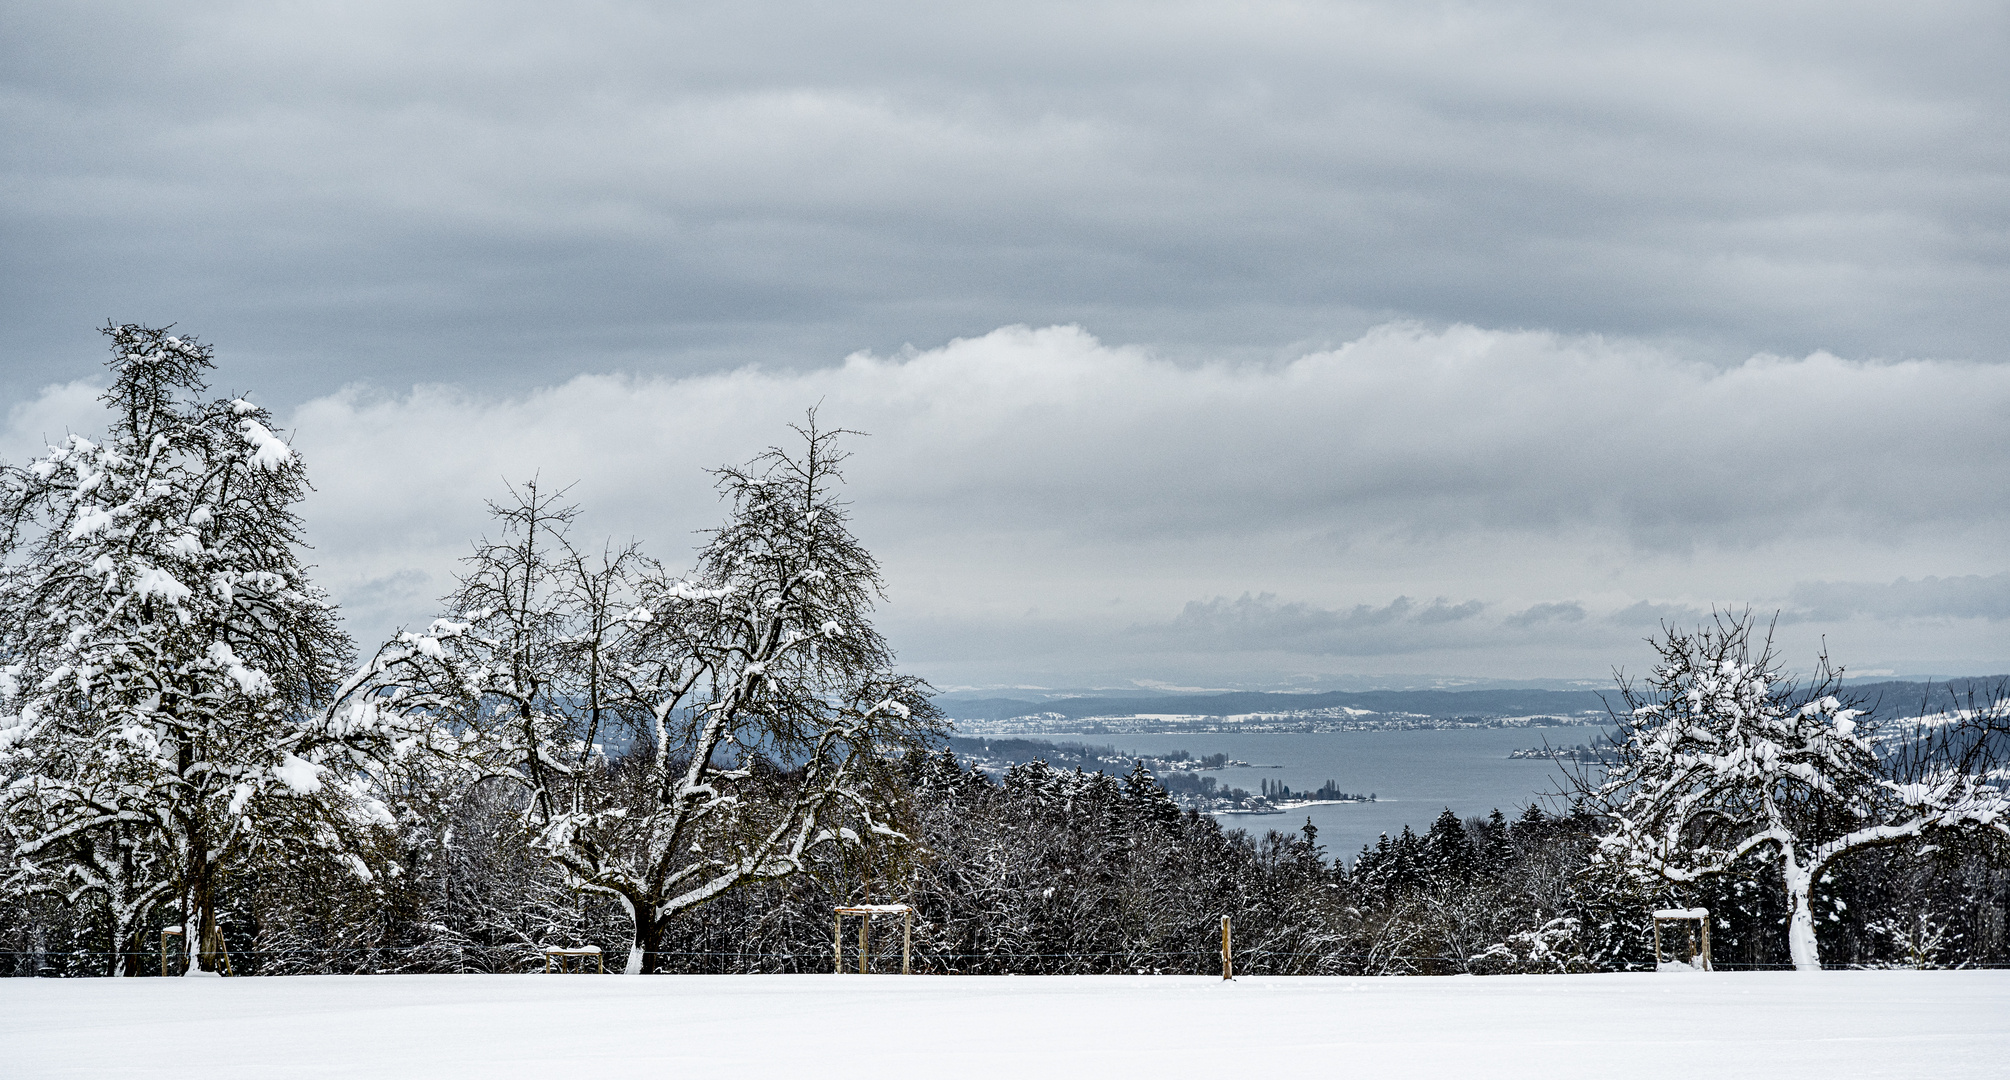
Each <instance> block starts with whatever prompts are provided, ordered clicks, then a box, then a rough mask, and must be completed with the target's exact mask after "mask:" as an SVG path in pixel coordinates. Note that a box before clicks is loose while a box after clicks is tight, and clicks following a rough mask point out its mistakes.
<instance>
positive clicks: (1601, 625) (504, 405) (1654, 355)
mask: <svg viewBox="0 0 2010 1080" xmlns="http://www.w3.org/2000/svg"><path fill="white" fill-rule="evenodd" d="M224 359H225V363H226V365H227V363H228V354H227V353H225V354H224ZM82 400H83V398H82V394H81V391H80V390H79V388H78V387H75V386H57V387H52V388H51V389H50V391H49V392H48V395H47V396H46V398H45V399H44V400H43V401H40V402H37V403H31V404H30V405H27V406H23V407H21V408H19V409H17V411H16V413H15V416H14V422H13V427H14V429H15V432H14V436H13V445H15V446H20V445H23V444H25V443H27V442H29V441H31V439H30V436H31V435H32V434H33V433H32V432H30V431H27V430H25V429H24V427H23V425H29V424H40V425H42V426H43V427H44V428H46V427H47V425H48V423H50V422H51V418H52V417H54V416H56V415H57V414H58V413H59V412H61V411H62V409H64V408H72V407H79V406H80V403H81V402H82ZM812 405H816V406H818V407H819V408H820V409H821V415H822V417H823V418H824V419H825V420H826V421H827V422H831V423H836V424H841V425H843V426H846V427H850V428H855V429H858V430H860V431H862V432H866V433H868V434H867V435H866V436H864V437H861V438H859V439H856V440H854V444H853V448H854V450H855V451H856V455H857V456H856V457H855V458H854V459H853V461H852V462H851V465H850V479H851V494H852V498H853V500H854V504H855V506H854V509H855V513H856V523H857V527H858V529H859V531H860V532H861V534H862V535H863V536H864V537H865V539H866V540H867V542H868V543H869V544H870V545H871V546H872V547H873V549H874V550H875V551H877V552H878V553H879V554H880V555H881V557H882V558H883V559H884V560H885V563H886V568H887V572H888V577H889V581H890V596H889V602H888V604H887V606H886V609H885V616H886V618H887V620H888V625H889V627H890V628H892V629H893V630H894V632H895V641H896V643H897V644H899V645H901V647H902V648H903V649H904V650H905V652H906V654H907V655H908V657H909V659H910V660H912V661H914V662H915V663H917V664H918V665H920V666H921V667H922V668H923V669H924V670H927V671H929V672H931V673H933V674H934V675H936V676H937V677H938V678H939V679H941V680H943V681H945V682H947V683H950V684H965V683H984V682H992V681H1024V680H1025V679H1028V678H1034V679H1052V680H1069V679H1073V680H1077V681H1079V680H1083V679H1089V678H1100V677H1106V676H1107V677H1116V676H1117V675H1119V674H1121V673H1124V672H1133V673H1135V674H1136V675H1138V676H1140V677H1149V678H1154V679H1166V680H1169V681H1182V680H1185V681H1191V680H1192V679H1193V678H1195V677H1198V675H1197V674H1196V671H1195V669H1201V671H1200V674H1204V675H1207V676H1210V677H1216V678H1221V677H1227V675H1228V674H1232V673H1234V672H1237V671H1249V672H1255V674H1253V675H1251V676H1250V677H1252V678H1256V677H1269V676H1276V677H1279V678H1282V677H1284V676H1287V675H1297V674H1302V673H1305V672H1314V673H1318V672H1343V671H1361V672H1374V671H1393V670H1409V671H1436V672H1450V673H1468V674H1487V675H1492V676H1497V677H1510V676H1514V675H1518V674H1520V675H1531V676H1545V677H1547V676H1558V677H1562V676H1577V675H1583V674H1591V675H1596V674H1598V673H1600V672H1603V671H1605V670H1607V669H1608V668H1609V667H1610V666H1611V665H1612V664H1614V663H1618V662H1622V661H1624V662H1627V663H1637V662H1638V661H1639V657H1638V656H1635V655H1634V654H1636V653H1638V652H1639V651H1640V645H1639V641H1640V638H1641V637H1643V636H1644V635H1645V634H1647V633H1650V632H1651V631H1652V630H1653V628H1654V627H1655V626H1656V625H1658V624H1659V623H1660V622H1662V621H1668V620H1673V621H1677V622H1682V621H1691V620H1693V619H1695V618H1700V617H1703V616H1705V615H1707V613H1708V612H1709V611H1710V610H1711V609H1712V608H1734V609H1742V608H1743V607H1744V606H1746V605H1751V606H1753V607H1754V608H1755V609H1757V610H1759V611H1761V612H1770V611H1772V610H1782V611H1784V612H1785V613H1786V616H1785V617H1784V618H1783V633H1785V634H1786V635H1787V636H1788V639H1789V643H1790V644H1794V645H1796V646H1802V645H1805V646H1806V647H1807V651H1809V652H1810V654H1811V653H1812V649H1813V648H1814V647H1816V646H1817V644H1818V642H1819V639H1820V636H1821V635H1823V634H1826V635H1828V640H1829V642H1830V647H1831V651H1832V652H1833V653H1834V654H1835V655H1836V656H1837V657H1838V659H1839V660H1842V661H1844V662H1846V663H1854V664H1855V665H1856V666H1858V667H1866V666H1869V667H1880V666H1881V667H1891V666H1893V665H1899V666H1905V665H1908V664H1915V663H1917V664H1928V665H1932V666H1931V668H1930V669H1931V670H1945V669H1946V665H1947V664H1949V663H1952V662H1955V661H1960V662H1967V663H1973V664H1978V665H1985V666H1986V665H1988V664H1990V663H2000V662H2001V661H2003V660H2004V659H2005V658H2006V655H2005V654H2006V651H2010V650H2006V649H2005V647H2004V646H2005V644H2006V642H2005V635H2004V634H2003V632H2002V625H2003V624H2002V614H2003V611H2002V609H2003V606H2004V605H2003V603H2002V599H2003V598H2002V596H2000V595H1999V594H2000V593H2001V592H2002V591H2003V590H2002V585H2003V580H2004V571H2003V570H2001V569H2000V567H2001V566H2002V558H2003V555H2002V547H2001V544H2000V536H2001V533H2002V529H2003V527H2004V525H2005V524H2006V519H2010V496H2006V495H2005V493H2004V492H2003V489H2002V487H2001V485H2000V483H1998V482H1997V479H1998V478H2000V477H2001V476H2003V475H2006V474H2010V447H2006V446H2005V445H2004V444H2003V443H2002V442H2001V441H2000V440H1987V439H1977V438H1976V436H1975V434H1974V432H1975V425H1974V424H1970V423H1950V422H1949V418H1950V414H1951V412H1959V413H1963V414H1966V415H1969V416H1972V417H1976V418H1984V417H1992V416H1993V417H2000V416H2003V415H2006V413H2010V368H2003V367H1998V366H1993V365H1986V364H1974V363H1951V362H1937V361H1909V362H1900V363H1883V362H1858V361H1850V360H1844V359H1840V358H1837V357H1835V356H1832V355H1829V354H1825V353H1817V354H1814V355H1811V356H1807V357H1802V358H1798V359H1793V358H1783V357H1774V356H1760V357H1755V358H1753V359H1752V360H1750V361H1748V362H1746V363H1744V364H1740V365H1737V366H1734V367H1729V368H1721V367H1717V366H1713V365H1705V364H1699V363H1695V362H1691V361H1687V360H1684V359H1682V358H1681V357H1680V356H1678V355H1674V354H1671V353H1670V352H1668V351H1666V350H1665V349H1662V348H1660V347H1657V346H1653V345H1649V344H1643V343H1640V342H1635V341H1628V340H1623V339H1613V338H1603V337H1565V336H1560V335H1555V334H1547V333H1532V332H1508V331H1492V330H1484V329H1478V328H1473V327H1453V328H1450V329H1447V330H1442V331H1439V330H1430V329H1425V328H1421V327H1418V326H1415V325H1412V324H1400V323H1399V324H1391V325H1388V326H1384V327H1380V328H1378V329H1375V330H1373V331H1371V332H1369V333H1367V334H1365V335H1363V336H1362V337H1360V338H1358V339H1356V340H1355V341H1352V342H1349V343H1348V344H1346V345H1344V346H1341V347H1339V348H1336V349H1331V350H1321V351H1316V352H1309V353H1306V354H1304V355H1301V356H1298V357H1296V358H1293V359H1290V360H1285V361H1277V362H1270V363H1253V362H1245V361H1237V360H1227V361H1215V362H1195V361H1193V360H1191V359H1180V360H1172V359H1166V358H1163V357H1160V356H1157V355H1155V354H1154V353H1153V352H1151V351H1150V350H1146V349H1141V348H1135V347H1126V346H1112V345H1106V344H1104V343H1102V342H1101V341H1099V340H1097V339H1096V338H1095V337H1093V336H1092V335H1090V334H1088V333H1086V332H1085V331H1083V330H1081V329H1078V328H1074V327H1050V328H1045V329H1029V328H1024V327H1008V328H1005V329H1001V330H998V331H995V332H993V333H990V334H987V335H985V336H983V337H978V338H971V339H964V340H959V341H956V342H953V343H951V344H949V345H946V346H944V347H941V348H938V349H930V350H922V351H913V352H908V353H902V354H897V355H890V356H879V355H872V354H864V353H861V354H857V355H854V356H852V357H850V358H849V359H847V360H845V361H844V362H843V363H842V364H841V365H838V366H835V367H830V368H821V369H811V370H807V371H773V370H761V369H754V368H748V369H741V370H736V371H731V372H725V373H718V374H711V375H700V376H687V377H682V378H637V377H628V376H579V377H576V378H573V379H569V380H567V381H565V382H563V383H561V384H558V385H555V386H550V387H544V388H540V389H537V390H534V391H530V392H526V393H520V394H508V395H494V396H485V395H477V394H473V393H470V392H468V391H465V390H458V389H453V388H447V387H420V388H418V389H415V390H413V391H411V392H409V393H405V394H395V395H393V394H382V393H377V392H373V391H368V390H360V389H359V390H351V391H345V392H343V393H339V394H335V395H331V396H327V397H322V398H317V399H315V400H312V401H309V402H306V403H303V404H302V405H300V406H299V407H298V408H297V409H295V410H294V411H293V412H292V413H291V416H290V418H289V427H290V429H291V431H292V433H293V438H294V444H295V446H296V448H297V449H298V450H299V451H300V452H301V453H302V454H303V456H304V458H305V460H306V461H307V462H308V465H309V468H310V474H311V475H312V477H313V478H314V481H315V485H316V493H315V494H314V496H313V497H312V499H311V501H310V503H309V504H308V507H307V519H308V525H309V528H310V535H311V537H312V538H313V539H314V542H315V543H316V544H317V547H318V553H317V554H318V558H319V561H320V563H321V564H322V567H323V570H322V574H323V579H324V580H325V581H326V582H327V583H328V584H329V585H330V586H331V587H333V588H334V589H335V591H336V592H337V594H338V595H339V596H341V597H342V598H343V599H344V601H345V603H346V604H347V608H348V610H349V612H350V617H351V621H352V624H353V625H355V626H356V627H357V628H358V630H359V631H361V632H364V633H365V635H366V636H368V635H369V634H381V633H383V632H385V631H386V630H388V629H389V628H390V627H391V626H392V625H394V624H396V623H399V622H411V621H415V620H418V619H422V618H425V617H427V616H428V615H429V614H430V608H429V606H428V601H429V598H430V597H432V596H434V595H437V594H438V593H440V592H443V591H444V589H445V585H446V583H447V582H448V581H450V580H451V577H452V574H453V572H454V565H455V564H454V560H455V559H456V558H458V557H459V556H460V555H461V554H463V553H464V552H465V551H466V549H467V545H468V543H469V541H470V540H471V539H472V538H473V537H474V536H475V535H477V534H478V533H479V532H480V530H481V529H482V527H483V520H482V500H483V499H484V498H490V497H496V496H498V495H500V494H501V492H502V490H503V483H504V481H505V480H506V479H520V478H522V477H526V476H530V475H533V474H538V475H541V476H542V477H543V478H544V480H545V481H546V482H548V483H574V484H575V485H576V486H575V487H574V488H573V491H574V494H575V496H576V497H577V498H578V499H579V500H580V501H581V502H582V503H583V504H585V506H586V507H587V512H588V513H587V518H586V522H585V524H584V525H583V528H584V529H586V530H587V532H588V533H589V534H592V535H600V534H613V535H616V536H618V537H622V538H626V537H630V536H633V537H637V538H640V539H642V540H643V541H644V542H645V543H646V545H647V546H648V547H649V548H650V549H651V550H652V551H653V552H654V553H656V554H657V555H658V556H659V557H661V558H663V559H665V560H666V561H667V562H670V563H672V564H673V565H674V564H679V563H681V562H683V561H684V560H685V559H687V558H688V555H689V552H690V551H691V549H692V548H693V547H694V546H695V544H696V543H697V542H698V539H699V537H698V536H697V535H696V534H697V531H698V530H702V529H704V528H706V527H708V526H711V525H713V524H715V523H716V522H717V520H718V518H719V515H720V512H721V508H720V506H719V504H718V502H717V499H716V497H715V495H714V493H713V492H712V490H711V488H710V484H709V477H708V476H707V474H706V473H705V471H704V470H705V469H706V468H708V467H711V466H715V465H718V464H722V463H725V462H730V461H738V460H743V459H745V458H747V457H749V456H751V455H752V454H754V453H756V452H758V451H759V450H760V449H761V448H762V447H764V446H766V445H768V444H769V443H771V442H774V441H777V440H779V439H782V438H784V437H785V436H786V431H785V425H786V424H787V423H788V422H789V421H790V420H792V419H795V418H798V417H799V416H800V415H801V413H802V411H803V410H804V409H805V408H807V407H809V406H812ZM76 415H78V416H79V417H81V419H79V420H74V421H67V423H70V424H72V425H73V426H80V429H83V427H82V425H85V424H86V423H87V422H88V420H89V416H88V413H78V414H76ZM1922 571H1932V572H1933V573H1934V576H1933V577H1931V578H1926V579H1922V578H1921V576H1920V575H1921V573H1922ZM1900 579H1906V580H1900ZM1809 582H1816V583H1817V584H1809ZM1838 582H1840V583H1844V584H1835V583H1838ZM1850 582H1858V583H1870V584H1858V585H1851V584H1847V583H1850ZM1819 583H1827V584H1819ZM1893 583H1895V584H1893ZM1229 597H1240V598H1241V599H1238V600H1231V599H1227V598H1229ZM1028 673H1031V674H1028Z"/></svg>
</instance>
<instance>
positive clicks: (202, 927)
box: [181, 873, 224, 975]
mask: <svg viewBox="0 0 2010 1080" xmlns="http://www.w3.org/2000/svg"><path fill="white" fill-rule="evenodd" d="M183 910H184V912H185V913H186V915H187V919H188V921H186V922H184V923H183V924H182V928H181V933H182V943H183V945H184V946H185V947H186V949H187V951H188V966H187V967H185V968H184V969H183V970H182V974H183V975H221V974H223V964H224V960H223V931H222V930H221V929H220V928H218V926H217V925H216V885H215V882H214V881H213V880H212V879H211V878H210V876H209V875H208V874H207V873H204V874H202V875H201V876H200V877H198V878H197V879H196V880H195V882H194V883H193V884H192V885H191V886H190V888H189V890H188V904H187V905H186V907H185V908H184V909H183Z"/></svg>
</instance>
